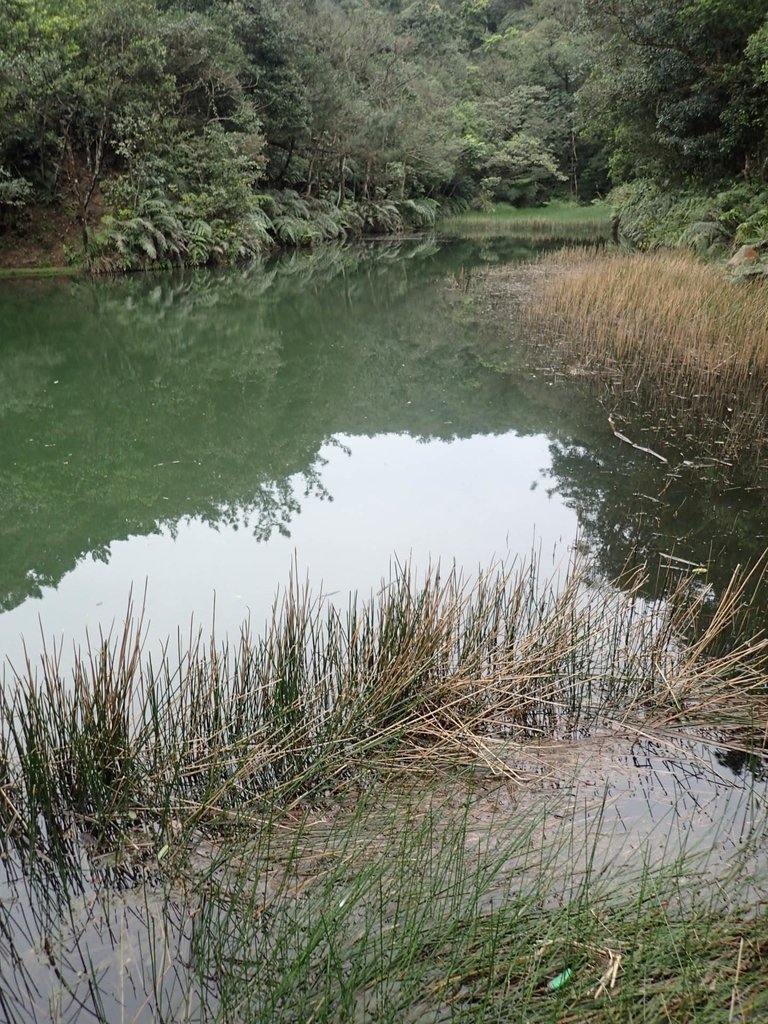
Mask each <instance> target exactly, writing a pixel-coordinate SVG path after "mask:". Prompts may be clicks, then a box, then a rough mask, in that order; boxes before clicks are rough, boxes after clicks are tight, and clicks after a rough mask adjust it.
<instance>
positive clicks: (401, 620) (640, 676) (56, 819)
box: [0, 563, 768, 852]
mask: <svg viewBox="0 0 768 1024" xmlns="http://www.w3.org/2000/svg"><path fill="white" fill-rule="evenodd" d="M754 579H755V574H754V573H753V574H744V573H741V574H739V575H738V576H737V577H736V578H735V579H734V581H733V583H732V586H731V587H730V588H728V590H727V591H726V592H725V594H724V595H723V596H722V599H721V602H720V603H719V604H717V603H715V605H714V606H713V604H712V602H713V598H712V595H711V593H710V591H709V589H708V588H707V587H704V586H701V585H700V583H699V577H697V576H694V577H692V578H690V579H688V580H683V581H682V582H678V584H677V585H676V586H675V587H674V588H673V589H672V590H671V592H670V593H668V595H667V596H666V597H665V598H664V599H663V600H659V601H655V602H648V601H646V600H644V599H643V598H642V597H641V596H640V594H641V589H642V586H643V582H644V579H643V572H642V570H638V571H635V572H634V573H632V574H630V575H629V576H628V577H627V578H626V579H624V580H622V581H621V586H619V587H609V586H607V585H600V584H598V583H596V582H593V581H591V580H590V576H589V572H588V570H587V569H586V568H584V567H579V566H570V567H569V568H568V569H565V568H564V569H563V571H562V573H561V574H560V576H559V578H558V577H557V576H555V577H553V578H551V579H549V580H546V579H542V578H541V576H540V573H539V571H538V567H537V565H536V564H535V563H534V564H533V565H530V566H527V567H524V566H521V567H518V568H517V569H515V570H511V571H505V570H502V569H499V570H498V571H489V572H487V573H483V574H481V575H480V577H479V578H478V579H477V580H476V581H475V582H474V583H473V584H472V585H469V584H468V583H466V582H465V581H463V580H462V579H461V578H460V577H459V576H458V575H457V574H456V572H450V573H448V574H447V575H445V576H443V575H441V574H440V573H439V571H437V570H435V571H433V572H431V573H429V574H428V575H427V577H426V578H425V579H424V580H422V581H417V580H416V579H415V578H414V577H413V575H412V574H411V573H410V571H408V570H407V569H398V570H397V571H395V573H394V574H393V576H392V578H391V579H390V580H389V581H388V582H387V583H384V584H382V587H381V589H380V591H379V592H378V594H377V595H375V597H372V598H371V599H370V600H369V601H367V602H365V603H358V602H356V601H352V602H351V603H350V605H349V607H348V608H347V609H346V611H345V612H344V613H342V612H341V611H339V610H338V609H337V608H336V607H335V606H334V605H333V604H331V603H330V602H328V601H325V600H323V599H322V598H321V597H320V598H313V597H312V595H311V593H310V591H309V589H308V587H307V586H300V585H299V584H298V582H297V581H295V580H294V581H293V582H292V583H291V585H290V586H289V588H288V589H287V590H286V591H285V592H284V593H283V594H282V595H281V596H280V597H279V599H278V600H277V601H276V603H275V606H274V610H273V615H272V619H271V622H270V624H269V626H268V628H267V629H266V631H265V633H264V634H263V635H262V636H260V637H252V636H251V635H250V633H249V632H248V631H245V632H244V633H243V635H242V636H241V638H240V642H239V643H238V644H236V645H232V646H229V645H227V644H223V645H218V644H217V643H216V641H215V638H211V640H210V642H209V643H208V644H205V643H204V642H203V640H202V638H201V637H200V636H197V637H195V636H190V637H189V638H188V639H187V640H186V642H184V643H182V642H181V641H179V644H178V651H177V654H176V656H175V657H172V656H171V654H170V652H169V649H168V648H166V649H165V650H164V651H163V653H162V655H161V656H160V657H159V658H158V657H154V658H153V657H150V656H147V657H143V656H142V641H141V619H140V617H139V618H138V619H137V620H134V617H133V614H132V609H130V608H129V613H128V616H127V618H126V622H125V625H124V628H123V630H122V632H121V633H120V635H118V636H116V637H104V638H102V639H101V640H100V641H99V643H98V644H95V645H94V647H93V649H92V650H89V651H86V652H81V653H79V654H78V655H77V657H76V659H75V664H74V670H73V672H72V674H71V677H70V676H69V675H66V676H65V673H64V672H63V671H62V670H61V657H60V655H61V652H60V650H59V651H57V650H52V651H49V652H48V653H47V654H45V656H44V657H43V658H42V662H41V664H40V665H39V666H37V667H35V666H32V665H31V664H27V665H25V666H21V667H18V668H17V669H16V670H15V671H14V672H13V674H12V676H11V678H10V679H8V680H6V682H5V685H4V688H3V691H2V699H1V702H0V765H2V800H1V801H0V817H1V818H2V822H3V825H4V835H5V837H6V840H8V841H12V842H14V843H17V844H19V845H20V846H22V847H23V848H24V849H25V850H27V851H28V852H33V851H34V850H35V849H39V848H48V847H50V846H51V845H53V846H54V847H58V846H60V845H61V843H62V841H63V839H64V838H65V837H67V836H71V835H73V834H78V832H80V831H82V830H83V829H85V830H86V831H88V832H89V833H90V834H92V835H94V836H97V837H100V841H105V842H108V843H112V842H114V841H115V837H116V836H119V835H125V834H131V833H133V832H134V831H135V830H136V829H137V828H141V829H144V830H148V832H149V833H150V834H153V835H163V834H165V833H166V832H167V830H168V829H169V828H170V825H171V822H173V821H177V822H178V821H181V822H183V823H185V824H186V825H187V826H190V825H192V824H194V825H197V826H201V827H202V826H204V827H221V825H222V823H227V824H228V826H231V825H234V824H236V823H237V822H238V821H239V820H241V819H243V818H244V819H246V820H247V819H248V818H249V816H252V815H253V814H258V813H259V808H260V807H261V806H262V804H263V803H264V802H265V801H266V802H268V803H270V802H273V801H275V800H279V801H281V802H282V803H283V804H284V805H286V806H290V805H291V804H292V803H293V802H294V801H296V800H298V799H306V798H316V797H317V796H318V794H328V793H331V792H335V791H336V790H339V789H343V788H347V787H349V785H350V784H352V783H354V782H362V781H363V780H365V779H366V778H369V777H370V776H371V773H372V772H375V771H376V769H377V768H379V769H381V770H385V769H386V770H389V769H392V768H393V767H399V768H405V767H407V768H408V770H409V771H411V772H414V771H416V772H418V771H427V772H434V771H435V769H437V768H442V769H449V770H456V769H457V768H459V767H461V766H462V765H465V766H467V765H476V764H477V763H478V761H479V762H480V763H484V764H486V765H487V766H488V767H489V768H491V769H492V770H498V771H502V772H503V771H506V770H507V769H505V768H504V760H503V758H502V757H501V755H500V753H499V751H500V750H501V748H502V747H503V746H504V744H505V743H509V742H510V741H524V740H526V739H530V738H535V737H540V736H542V735H559V736H567V735H571V734H573V733H574V732H575V731H579V732H584V731H585V730H587V729H589V728H590V726H591V725H593V724H594V723H595V722H598V721H600V720H603V719H604V718H605V717H606V716H607V717H609V718H611V719H614V718H616V717H617V716H618V717H625V716H627V715H631V714H637V713H640V712H642V713H643V714H644V715H645V716H646V717H647V716H649V715H660V716H661V717H662V718H663V720H664V722H665V723H667V724H669V723H673V722H675V721H686V722H691V721H698V720H699V719H704V720H705V721H706V720H708V717H709V716H711V715H712V714H716V713H717V712H718V709H720V708H722V707H723V706H727V707H728V708H729V714H730V715H731V716H734V715H736V716H737V717H738V714H739V709H740V708H741V707H743V706H744V703H745V702H746V701H747V696H748V695H749V694H750V693H755V692H762V690H763V688H764V680H765V676H764V674H763V669H764V665H765V660H766V656H767V654H768V652H767V650H766V645H767V644H768V641H764V640H761V639H760V638H752V637H746V638H741V639H738V640H736V641H734V642H733V643H732V644H730V645H729V646H728V648H727V649H726V650H725V652H724V653H723V651H722V650H720V649H718V646H717V645H718V641H719V638H721V637H722V636H723V634H724V633H727V632H728V630H731V629H732V628H733V625H734V622H735V621H736V620H737V619H738V617H739V615H740V614H741V612H742V609H743V605H744V603H745V600H746V596H745V595H746V594H747V591H748V588H749V587H750V586H751V585H752V584H753V583H754ZM744 721H745V723H746V724H747V725H749V724H751V723H752V721H753V719H752V717H751V714H748V713H747V712H745V713H744ZM499 744H501V747H499ZM64 845H66V842H65V844H64Z"/></svg>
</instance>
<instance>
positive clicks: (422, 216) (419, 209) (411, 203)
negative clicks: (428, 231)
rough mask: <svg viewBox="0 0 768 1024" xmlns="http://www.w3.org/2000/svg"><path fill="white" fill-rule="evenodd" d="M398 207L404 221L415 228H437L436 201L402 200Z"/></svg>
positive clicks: (424, 199)
mask: <svg viewBox="0 0 768 1024" xmlns="http://www.w3.org/2000/svg"><path fill="white" fill-rule="evenodd" d="M397 206H398V210H399V211H400V215H401V217H402V218H403V220H405V221H406V222H407V223H409V224H412V225H413V226H414V227H418V228H433V227H434V226H435V221H436V219H437V210H438V203H437V202H436V200H434V199H426V198H423V199H401V200H400V202H399V203H398V204H397Z"/></svg>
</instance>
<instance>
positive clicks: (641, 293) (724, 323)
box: [490, 250, 768, 476]
mask: <svg viewBox="0 0 768 1024" xmlns="http://www.w3.org/2000/svg"><path fill="white" fill-rule="evenodd" d="M506 273H508V274H509V273H510V272H509V271H507V272H506ZM490 274H491V275H492V276H493V275H495V278H496V281H497V284H499V283H501V284H502V285H503V282H502V281H501V279H502V278H503V275H504V274H505V271H498V272H497V271H491V272H490ZM532 275H533V277H532V280H531V287H530V288H528V289H527V290H526V291H525V295H524V297H523V300H522V302H521V303H520V305H519V309H520V316H521V317H522V320H523V323H524V329H525V330H526V331H527V333H528V334H529V337H533V338H534V339H535V340H536V342H538V343H539V345H540V347H541V349H542V350H543V353H542V354H543V358H547V359H549V360H551V363H552V365H553V366H555V367H556V368H558V369H561V368H562V369H564V370H566V372H569V373H571V374H577V375H580V376H584V375H589V376H593V377H596V378H598V379H600V380H601V381H602V382H603V383H604V384H605V386H606V388H607V390H608V397H607V401H608V402H609V403H610V405H611V407H612V408H613V409H614V412H615V414H616V415H617V416H618V417H623V418H624V419H625V420H632V421H635V422H637V421H638V420H639V418H640V415H641V412H642V415H643V423H642V429H643V432H644V433H645V434H646V435H647V436H649V437H650V438H652V440H653V444H654V448H655V447H656V446H657V445H658V446H660V448H659V451H660V454H663V455H665V457H667V458H669V460H670V461H671V462H680V461H681V459H682V460H686V459H687V460H689V461H692V460H696V459H701V458H702V457H703V458H705V459H706V460H709V461H710V462H712V463H716V464H717V465H719V466H721V467H724V468H725V469H728V468H729V467H730V468H733V469H734V471H736V470H738V468H739V467H741V468H743V469H744V470H748V471H749V472H750V474H751V475H752V476H754V474H755V473H756V472H759V471H761V470H763V469H764V468H765V466H766V459H767V458H768V389H767V388H766V380H768V291H766V289H765V287H764V286H762V285H760V284H753V283H749V282H735V281H732V280H730V279H729V278H728V277H727V276H726V275H725V272H724V271H723V270H722V269H721V268H720V267H718V266H715V265H712V264H707V263H703V262H701V261H700V260H698V259H696V258H695V257H694V256H693V255H691V254H689V253H686V252H677V253H668V252H655V253H648V254H626V253H621V252H608V253H604V254H599V253H595V254H589V253H585V252H584V251H574V250H570V251H569V250H566V251H563V252H562V253H560V254H557V255H555V256H551V257H548V258H547V259H546V261H545V262H544V263H542V264H541V265H540V266H539V267H538V268H536V269H535V270H532ZM510 276H513V272H512V274H511V275H510ZM510 287H513V285H512V284H510ZM514 287H515V288H516V298H519V295H520V289H519V284H517V283H515V284H514Z"/></svg>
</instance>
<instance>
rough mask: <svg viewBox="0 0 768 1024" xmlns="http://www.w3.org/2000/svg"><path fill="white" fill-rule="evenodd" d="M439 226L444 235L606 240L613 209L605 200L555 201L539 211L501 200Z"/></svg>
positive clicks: (444, 220) (440, 222)
mask: <svg viewBox="0 0 768 1024" xmlns="http://www.w3.org/2000/svg"><path fill="white" fill-rule="evenodd" d="M438 229H439V231H440V233H441V234H442V235H446V236H448V237H458V238H466V237H470V238H471V237H473V236H478V235H481V236H488V237H501V236H504V237H508V238H509V237H512V238H514V237H520V238H527V239H531V238H532V239H536V240H538V241H541V242H547V241H569V240H576V239H586V240H590V241H591V240H602V241H605V240H606V239H607V238H609V237H610V232H611V211H610V207H609V206H608V205H607V204H604V203H593V204H591V205H590V206H578V205H577V204H576V203H562V202H551V203H548V204H547V205H546V206H543V207H541V208H540V209H536V210H531V209H527V208H517V207H514V206H509V205H508V204H506V203H499V204H497V205H496V206H493V207H492V208H491V209H490V210H483V211H478V212H468V213H462V214H459V215H456V216H450V217H443V218H441V220H440V221H439V223H438Z"/></svg>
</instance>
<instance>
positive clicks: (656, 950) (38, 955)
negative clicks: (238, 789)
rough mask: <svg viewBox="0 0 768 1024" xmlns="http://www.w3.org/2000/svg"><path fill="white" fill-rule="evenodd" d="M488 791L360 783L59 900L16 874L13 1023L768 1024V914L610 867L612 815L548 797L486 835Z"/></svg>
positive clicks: (696, 865) (5, 982)
mask: <svg viewBox="0 0 768 1024" xmlns="http://www.w3.org/2000/svg"><path fill="white" fill-rule="evenodd" d="M478 785H482V777H478V776H477V774H476V773H474V772H473V773H467V774H465V775H464V776H463V777H459V778H458V779H454V783H453V785H452V786H451V787H449V788H448V789H447V791H446V790H445V789H441V787H439V786H435V785H427V786H425V785H424V784H423V782H419V783H418V784H414V781H413V780H412V782H411V785H410V787H407V786H406V787H401V788H400V789H399V791H398V793H397V794H396V795H394V794H393V793H392V792H391V791H389V790H387V789H382V788H381V787H379V786H372V787H364V788H353V789H352V790H350V792H348V794H347V796H346V799H345V800H344V801H343V802H342V804H341V805H338V804H337V805H336V806H335V809H334V811H326V812H322V811H318V810H314V811H313V810H312V809H309V808H306V807H305V808H303V809H302V810H301V811H299V812H298V813H296V812H294V813H293V814H286V812H285V810H284V809H280V810H277V809H274V813H272V814H269V813H266V814H265V815H264V816H263V817H262V818H261V820H260V821H259V823H258V827H257V826H256V823H255V822H254V825H253V827H252V835H251V837H249V838H246V837H242V836H241V837H240V838H238V839H236V840H230V841H226V842H222V843H219V844H218V845H210V846H208V847H206V846H205V845H203V847H202V850H201V848H200V847H196V846H194V845H193V844H190V843H189V841H188V839H187V840H185V839H183V838H181V837H180V838H179V839H178V841H177V843H176V844H175V847H176V848H175V850H174V852H173V854H172V855H169V857H168V858H166V860H165V861H164V864H166V865H167V867H168V869H167V870H166V874H165V877H164V879H162V881H161V882H160V883H159V884H158V885H156V886H155V887H154V889H153V888H149V887H147V886H146V885H143V886H141V885H137V884H136V872H135V869H131V872H123V873H122V876H121V873H120V871H119V870H115V871H114V872H113V873H112V875H111V876H110V877H107V878H105V879H104V880H103V882H102V884H101V885H97V887H96V888H94V887H93V884H94V882H96V881H97V879H95V878H94V876H93V873H92V874H91V876H90V877H89V879H86V880H85V884H82V883H81V885H80V886H78V884H77V883H76V881H75V880H73V878H72V876H70V880H69V882H68V886H67V888H65V889H62V888H61V882H59V883H58V885H57V882H56V874H55V872H49V874H48V877H47V879H46V880H43V879H42V878H40V877H39V875H38V877H37V878H36V879H35V876H34V875H33V876H30V875H29V874H28V873H27V874H23V873H21V872H19V873H18V874H17V876H16V879H15V883H16V884H15V888H14V889H13V890H12V891H13V894H14V898H13V899H7V900H4V901H2V903H0V999H2V1009H3V1013H4V1019H5V1020H7V1021H8V1022H9V1024H21V1022H32V1021H43V1020H55V1021H64V1020H72V1019H81V1015H82V1019H85V1018H86V1017H87V1018H89V1019H95V1020H98V1021H110V1022H112V1021H115V1020H125V1021H144V1020H146V1021H149V1020H173V1021H178V1022H186V1021H190V1022H191V1021H202V1020H221V1021H253V1022H264V1024H266V1022H272V1021H285V1022H304V1021H316V1022H328V1024H330V1022H335V1021H341V1020H345V1021H346V1020H349V1021H370V1022H374V1021H377V1022H378V1021H390V1022H393V1024H394V1022H401V1021H413V1022H425V1021H443V1020H456V1021H473V1022H476V1021H486V1020H488V1021H490V1020H527V1021H532V1022H536V1021H542V1022H544V1021H546V1022H549V1021H552V1020H554V1019H557V1020H562V1021H571V1020H573V1021H585V1020H586V1021H626V1020H630V1019H646V1020H668V1021H674V1022H682V1021H688V1020H694V1019H695V1020H697V1021H711V1022H712V1024H715V1022H717V1024H720V1022H723V1021H726V1020H736V1021H746V1020H750V1021H751V1020H762V1019H764V1018H765V1016H766V1013H767V1012H768V992H766V989H765V985H764V977H765V970H766V966H767V965H766V959H767V957H768V945H767V944H766V940H765V935H766V927H765V926H766V923H768V922H766V915H765V910H764V908H762V909H760V908H758V909H756V910H754V911H753V912H752V913H751V914H749V913H745V907H744V905H743V904H742V903H741V902H740V900H739V893H738V888H737V887H736V885H735V883H734V882H733V881H731V882H730V883H728V890H727V895H725V894H724V892H723V890H722V889H721V888H718V886H717V885H714V884H711V881H710V880H709V879H708V878H707V875H706V870H705V869H703V867H702V864H701V861H700V859H698V858H696V857H695V856H692V855H687V854H686V855H680V856H679V857H674V858H671V859H670V860H668V862H667V863H665V864H663V865H659V864H655V865H654V864H651V863H649V862H643V861H642V859H641V860H640V862H639V863H638V865H637V867H636V868H634V869H632V870H631V871H628V870H626V869H625V870H622V871H621V873H620V874H618V873H616V872H613V873H612V872H610V871H608V872H606V871H605V870H604V869H603V866H602V865H601V864H600V863H599V862H598V860H597V858H596V856H595V850H596V847H597V843H598V840H599V837H600V835H601V833H602V832H603V831H604V822H603V820H602V817H601V815H600V808H599V807H598V808H597V814H596V816H595V817H594V819H593V820H592V822H591V823H590V824H588V825H583V824H582V825H580V824H579V821H578V816H577V815H574V814H573V812H572V808H571V810H570V811H569V809H568V801H567V800H566V799H558V797H557V795H556V794H553V795H551V797H550V800H549V801H548V806H547V808H546V809H544V808H543V807H542V808H540V809H538V810H534V811H530V812H528V813H519V814H517V815H515V816H514V817H512V818H510V817H509V816H508V815H507V814H506V813H503V812H502V813H499V814H492V815H491V816H490V817H488V818H487V820H485V821H484V822H482V823H479V822H478V820H477V819H476V816H474V814H473V811H472V807H471V805H472V800H473V798H474V797H473V794H476V792H477V788H478ZM763 814H764V812H763ZM552 822H555V823H557V824H558V827H557V829H556V830H554V831H553V830H551V829H550V830H549V831H547V833H546V838H543V836H544V833H543V831H542V829H543V826H544V825H545V824H547V823H550V824H551V823H552ZM762 827H763V829H764V828H765V822H764V821H763V825H762ZM206 851H207V853H206V856H205V857H203V853H204V852H206ZM95 860H96V858H93V859H92V861H91V872H93V863H94V861H95ZM36 870H37V871H38V872H39V871H40V870H41V867H40V865H38V868H37V869H36ZM121 882H122V891H120V883H121ZM132 886H133V887H132ZM25 887H26V888H25ZM723 902H725V903H726V904H727V910H724V909H723ZM564 972H570V973H569V974H568V981H567V982H565V983H564V984H563V985H562V987H561V988H560V989H557V990H553V989H552V988H551V987H550V984H551V983H552V982H553V981H554V980H555V979H557V978H558V977H562V976H563V973H564Z"/></svg>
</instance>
